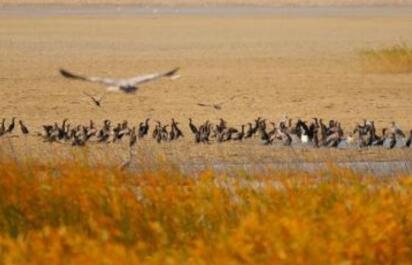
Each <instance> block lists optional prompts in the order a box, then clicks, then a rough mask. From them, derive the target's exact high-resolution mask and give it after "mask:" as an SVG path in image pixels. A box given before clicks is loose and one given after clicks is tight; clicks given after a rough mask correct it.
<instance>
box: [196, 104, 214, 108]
mask: <svg viewBox="0 0 412 265" xmlns="http://www.w3.org/2000/svg"><path fill="white" fill-rule="evenodd" d="M197 105H198V106H201V107H212V105H210V104H203V103H197Z"/></svg>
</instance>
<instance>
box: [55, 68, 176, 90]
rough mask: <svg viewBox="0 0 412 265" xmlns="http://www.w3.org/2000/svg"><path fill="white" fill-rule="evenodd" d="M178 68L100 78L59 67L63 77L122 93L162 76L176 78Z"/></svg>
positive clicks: (136, 88)
mask: <svg viewBox="0 0 412 265" xmlns="http://www.w3.org/2000/svg"><path fill="white" fill-rule="evenodd" d="M178 70H179V68H175V69H173V70H170V71H168V72H163V73H154V74H146V75H140V76H135V77H131V78H126V79H111V78H101V77H87V76H82V75H77V74H73V73H71V72H69V71H67V70H65V69H60V74H61V75H62V76H64V77H65V78H69V79H74V80H80V81H88V82H93V83H99V84H102V85H105V86H106V87H107V91H111V92H120V91H122V92H124V93H135V92H136V91H137V90H138V89H139V87H138V86H139V85H141V84H144V83H147V82H150V81H154V80H157V79H160V78H163V77H169V78H170V79H172V80H173V79H176V78H178V77H179V76H178V75H177V74H176V73H177V71H178Z"/></svg>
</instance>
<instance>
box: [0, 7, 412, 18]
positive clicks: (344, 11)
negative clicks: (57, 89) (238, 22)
mask: <svg viewBox="0 0 412 265" xmlns="http://www.w3.org/2000/svg"><path fill="white" fill-rule="evenodd" d="M411 14H412V6H403V7H398V6H396V7H395V6H377V7H376V6H375V7H362V6H359V7H356V6H355V7H253V6H226V7H222V6H219V7H142V6H138V5H121V6H116V5H107V6H106V5H102V6H64V5H41V6H36V5H11V6H9V5H7V6H1V5H0V16H143V15H216V16H236V15H254V16H255V15H273V16H299V17H312V16H313V17H318V16H325V17H347V16H355V17H359V16H360V17H363V16H411Z"/></svg>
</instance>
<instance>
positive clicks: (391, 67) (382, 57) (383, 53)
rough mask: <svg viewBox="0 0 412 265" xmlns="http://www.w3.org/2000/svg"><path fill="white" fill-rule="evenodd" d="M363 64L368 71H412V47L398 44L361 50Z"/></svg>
mask: <svg viewBox="0 0 412 265" xmlns="http://www.w3.org/2000/svg"><path fill="white" fill-rule="evenodd" d="M360 56H361V59H362V63H363V66H364V68H365V70H366V71H368V72H378V73H409V72H412V47H410V46H408V45H407V44H398V45H394V46H392V47H388V48H381V49H365V50H363V51H361V52H360Z"/></svg>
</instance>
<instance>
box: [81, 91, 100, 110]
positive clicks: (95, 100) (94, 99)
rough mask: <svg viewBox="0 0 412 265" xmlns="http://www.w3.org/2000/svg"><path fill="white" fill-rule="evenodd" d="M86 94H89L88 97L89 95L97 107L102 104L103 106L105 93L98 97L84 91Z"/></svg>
mask: <svg viewBox="0 0 412 265" xmlns="http://www.w3.org/2000/svg"><path fill="white" fill-rule="evenodd" d="M84 95H85V96H87V97H89V98H90V99H91V100H92V101H93V103H94V104H95V105H96V106H97V107H101V106H102V100H103V98H104V96H105V94H103V95H102V96H100V97H98V98H96V97H94V96H92V95H90V94H88V93H86V92H84Z"/></svg>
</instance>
